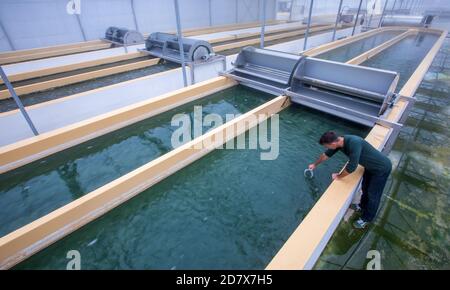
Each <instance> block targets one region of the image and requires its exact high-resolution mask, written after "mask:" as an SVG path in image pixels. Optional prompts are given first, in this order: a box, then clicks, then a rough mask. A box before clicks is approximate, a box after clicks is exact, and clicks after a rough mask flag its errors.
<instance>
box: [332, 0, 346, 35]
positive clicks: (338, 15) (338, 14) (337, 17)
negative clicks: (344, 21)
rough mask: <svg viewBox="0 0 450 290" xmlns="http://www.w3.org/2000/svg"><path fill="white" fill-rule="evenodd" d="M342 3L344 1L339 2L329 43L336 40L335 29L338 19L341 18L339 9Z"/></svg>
mask: <svg viewBox="0 0 450 290" xmlns="http://www.w3.org/2000/svg"><path fill="white" fill-rule="evenodd" d="M343 1H344V0H340V1H339V8H338V12H337V15H336V22H335V23H334V30H333V37H332V38H331V41H334V40H335V39H336V29H337V25H338V23H339V19H340V18H341V8H342V2H343Z"/></svg>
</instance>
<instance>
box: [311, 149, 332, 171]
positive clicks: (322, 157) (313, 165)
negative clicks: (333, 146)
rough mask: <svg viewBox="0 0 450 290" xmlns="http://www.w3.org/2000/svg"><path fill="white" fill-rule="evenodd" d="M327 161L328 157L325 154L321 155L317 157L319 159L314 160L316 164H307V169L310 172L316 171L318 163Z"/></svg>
mask: <svg viewBox="0 0 450 290" xmlns="http://www.w3.org/2000/svg"><path fill="white" fill-rule="evenodd" d="M326 160H328V156H327V155H326V154H325V153H322V154H321V155H320V157H319V159H317V160H316V162H314V163H311V164H309V166H308V168H309V169H311V170H314V169H316V167H317V165H319V164H320V163H322V162H324V161H326Z"/></svg>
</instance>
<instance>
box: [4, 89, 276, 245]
mask: <svg viewBox="0 0 450 290" xmlns="http://www.w3.org/2000/svg"><path fill="white" fill-rule="evenodd" d="M271 98H272V96H271V95H268V94H265V93H261V92H258V91H256V90H253V89H248V88H245V87H242V86H236V87H232V88H229V89H226V90H223V91H221V92H218V93H215V94H212V95H211V96H208V97H205V98H202V99H200V100H198V101H195V102H192V103H189V104H186V105H184V106H181V107H178V108H175V109H173V110H170V111H168V112H165V113H162V114H160V115H157V116H154V117H152V118H148V119H146V120H143V121H141V122H138V123H136V124H133V125H130V126H128V127H125V128H123V129H120V130H117V131H114V132H111V133H109V134H106V135H104V136H101V137H98V138H95V139H93V140H91V141H88V142H85V143H82V144H80V145H78V146H74V147H72V148H69V149H67V150H64V151H62V152H59V153H56V154H53V155H51V156H49V157H47V158H44V159H41V160H38V161H35V162H33V163H31V164H29V165H26V166H23V167H21V168H18V169H16V170H13V171H10V172H7V173H4V174H2V175H0V204H1V205H2V206H1V207H0V219H1V221H2V222H1V224H0V236H3V235H5V234H7V233H9V232H11V231H13V230H15V229H17V228H19V227H21V226H23V225H25V224H27V223H29V222H31V221H33V220H35V219H37V218H39V217H42V216H44V215H45V214H47V213H49V212H51V211H53V210H55V209H57V208H58V207H60V206H63V205H65V204H67V203H69V202H71V201H73V200H75V199H77V198H79V197H81V196H83V195H84V194H86V193H89V192H90V191H92V190H94V189H96V188H98V187H100V186H102V185H104V184H106V183H108V182H110V181H113V180H114V179H116V178H119V177H120V176H122V175H124V174H126V173H128V172H130V171H132V170H134V169H136V168H138V167H139V166H141V165H144V164H146V163H148V162H149V161H151V160H153V159H155V158H157V157H159V156H161V155H163V154H164V153H167V152H168V151H170V150H172V145H171V136H172V132H173V131H174V130H176V128H177V127H175V126H171V119H172V117H173V116H174V115H175V114H178V113H186V114H190V115H192V114H193V109H194V106H202V109H203V114H209V113H216V114H219V115H221V116H223V117H224V116H225V115H226V114H239V113H245V112H247V111H249V110H251V109H253V108H255V107H257V106H259V105H261V104H263V103H265V102H267V101H268V100H270V99H271ZM207 129H209V128H206V127H205V128H204V131H206V130H207Z"/></svg>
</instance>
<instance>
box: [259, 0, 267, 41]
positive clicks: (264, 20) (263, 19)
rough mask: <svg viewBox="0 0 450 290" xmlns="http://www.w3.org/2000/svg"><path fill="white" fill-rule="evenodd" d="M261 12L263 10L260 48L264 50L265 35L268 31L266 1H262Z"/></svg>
mask: <svg viewBox="0 0 450 290" xmlns="http://www.w3.org/2000/svg"><path fill="white" fill-rule="evenodd" d="M260 2H262V3H260V5H261V6H260V10H261V13H260V14H261V40H260V41H259V46H260V47H261V48H264V33H265V30H266V0H260Z"/></svg>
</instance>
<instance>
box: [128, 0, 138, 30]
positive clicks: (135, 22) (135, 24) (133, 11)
mask: <svg viewBox="0 0 450 290" xmlns="http://www.w3.org/2000/svg"><path fill="white" fill-rule="evenodd" d="M130 1H131V2H130V5H131V13H132V14H133V20H134V26H136V30H137V31H139V27H138V23H137V18H136V12H135V9H134V0H130Z"/></svg>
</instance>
